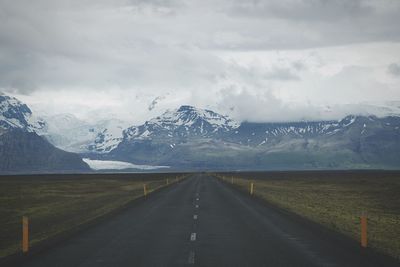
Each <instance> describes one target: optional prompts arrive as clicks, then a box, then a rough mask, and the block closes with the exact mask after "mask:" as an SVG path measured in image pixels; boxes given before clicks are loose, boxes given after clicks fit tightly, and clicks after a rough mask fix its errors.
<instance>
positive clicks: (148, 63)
mask: <svg viewBox="0 0 400 267" xmlns="http://www.w3.org/2000/svg"><path fill="white" fill-rule="evenodd" d="M399 25H400V1H398V0H393V1H390V0H365V1H364V0H351V1H349V0H337V1H334V0H332V1H324V0H309V1H306V0H269V1H267V0H252V1H244V0H201V1H191V0H107V1H106V0H76V1H74V0H70V1H61V0H60V1H53V0H35V1H31V0H18V1H16V0H0V91H4V92H8V93H11V94H14V95H16V96H17V97H19V98H20V99H21V100H23V101H25V102H27V103H28V104H29V105H31V106H32V107H34V109H35V110H37V111H38V112H47V113H64V112H68V113H73V114H75V115H77V116H78V117H80V118H85V119H90V120H95V119H97V118H103V117H104V118H105V117H111V116H114V117H119V118H121V119H124V120H129V121H132V122H134V123H140V122H142V121H144V120H145V119H148V118H150V117H152V116H154V115H157V114H159V113H160V112H162V111H163V110H165V109H166V108H175V107H178V106H179V105H182V104H191V105H195V106H198V107H202V108H211V109H214V110H216V111H219V112H222V113H225V114H229V115H231V116H233V117H234V118H236V119H239V120H252V121H279V120H298V119H319V118H331V117H338V116H342V115H343V113H345V112H350V111H351V112H356V111H357V107H358V104H359V103H382V102H386V101H397V100H400V27H399ZM345 107H347V108H345ZM360 110H361V108H360Z"/></svg>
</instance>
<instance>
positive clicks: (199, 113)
mask: <svg viewBox="0 0 400 267" xmlns="http://www.w3.org/2000/svg"><path fill="white" fill-rule="evenodd" d="M399 127H400V117H397V116H387V117H383V118H378V117H376V116H354V115H351V116H347V117H345V118H343V119H342V120H339V121H333V120H332V121H300V122H283V123H249V122H243V123H241V124H240V123H236V122H234V121H232V120H231V119H229V118H228V117H226V116H223V115H220V114H217V113H215V112H213V111H210V110H202V109H197V108H195V107H191V106H182V107H180V108H179V109H177V110H173V111H168V112H166V113H164V114H163V115H161V116H159V117H156V118H154V119H152V120H150V121H148V122H146V123H144V124H143V125H140V126H133V127H130V128H127V129H126V130H125V131H124V132H123V138H122V141H121V142H120V143H119V144H118V146H117V147H116V148H115V149H113V150H111V152H110V153H108V154H106V155H105V157H106V158H108V159H118V160H123V161H130V162H135V163H138V164H155V165H169V166H174V167H175V168H199V169H260V170H263V169H330V168H333V169H343V168H344V169H347V168H356V169H358V168H400V129H399Z"/></svg>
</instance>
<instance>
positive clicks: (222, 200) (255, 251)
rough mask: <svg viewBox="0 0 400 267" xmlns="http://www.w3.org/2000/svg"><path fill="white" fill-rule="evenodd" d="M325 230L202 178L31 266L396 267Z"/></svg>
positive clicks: (54, 250) (63, 244)
mask: <svg viewBox="0 0 400 267" xmlns="http://www.w3.org/2000/svg"><path fill="white" fill-rule="evenodd" d="M396 264H397V263H396V262H394V261H392V260H390V259H388V258H385V257H381V256H380V255H376V254H374V253H372V252H371V251H368V250H367V251H365V250H362V249H360V248H359V246H358V245H357V244H356V243H355V242H352V241H351V240H348V239H346V238H343V237H339V236H338V237H336V236H335V234H333V233H332V232H330V231H325V230H324V229H323V228H322V227H317V226H315V225H314V224H312V223H311V224H310V223H307V222H306V221H304V220H301V219H299V218H298V217H296V216H293V215H291V214H288V213H285V212H282V211H280V210H277V209H275V208H273V207H269V206H268V205H265V203H262V202H261V201H259V200H257V199H255V198H253V197H250V196H248V195H246V194H244V193H241V192H239V191H237V190H236V189H234V188H232V187H230V186H229V185H227V184H224V183H223V182H221V181H219V180H217V179H216V178H213V177H208V176H205V175H200V174H199V175H194V176H192V177H190V178H188V179H186V180H184V181H182V182H181V183H179V184H176V185H172V186H170V187H168V188H165V189H163V190H161V191H159V192H157V193H154V194H152V195H150V196H149V197H148V199H146V200H145V201H142V202H140V203H138V204H137V205H133V206H132V207H131V208H128V209H126V210H124V211H123V212H121V213H119V214H117V215H115V216H114V217H112V218H109V219H107V220H105V221H103V222H101V223H99V224H97V225H95V226H93V227H91V228H89V229H87V230H85V231H83V232H81V233H79V234H76V235H74V236H72V237H71V238H69V239H67V240H65V241H63V242H60V243H59V244H57V245H56V246H54V247H52V248H50V249H47V250H45V251H43V252H41V253H39V254H37V255H34V256H32V257H30V258H29V259H28V260H27V261H25V262H24V263H23V266H38V267H46V266H51V267H53V266H68V267H72V266H192V265H193V266H392V265H396Z"/></svg>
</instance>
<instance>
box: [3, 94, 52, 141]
mask: <svg viewBox="0 0 400 267" xmlns="http://www.w3.org/2000/svg"><path fill="white" fill-rule="evenodd" d="M46 127H47V126H46V123H45V122H44V121H43V119H41V118H38V117H36V116H35V115H33V114H32V111H31V110H30V108H29V107H28V106H27V105H26V104H24V103H22V102H21V101H19V100H18V99H16V98H15V97H12V96H8V95H6V94H4V93H0V128H3V129H6V130H8V129H15V128H19V129H22V130H25V131H28V132H37V133H38V134H41V133H42V132H43V131H45V129H46Z"/></svg>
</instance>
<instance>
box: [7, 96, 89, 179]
mask: <svg viewBox="0 0 400 267" xmlns="http://www.w3.org/2000/svg"><path fill="white" fill-rule="evenodd" d="M46 129H47V125H46V123H45V122H44V121H43V120H42V119H38V118H36V117H35V116H34V115H33V114H32V111H31V110H30V109H29V107H28V106H27V105H25V104H23V103H22V102H20V101H19V100H17V99H16V98H13V97H9V96H6V95H4V94H2V95H0V173H27V172H77V171H89V170H90V168H89V166H88V165H87V164H86V163H85V162H83V161H82V159H81V157H80V156H79V155H78V154H74V153H69V152H65V151H63V150H61V149H59V148H56V147H55V146H53V145H52V144H50V143H49V142H48V141H47V140H46V139H45V138H43V137H41V136H39V135H38V133H43V132H45V131H46Z"/></svg>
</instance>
